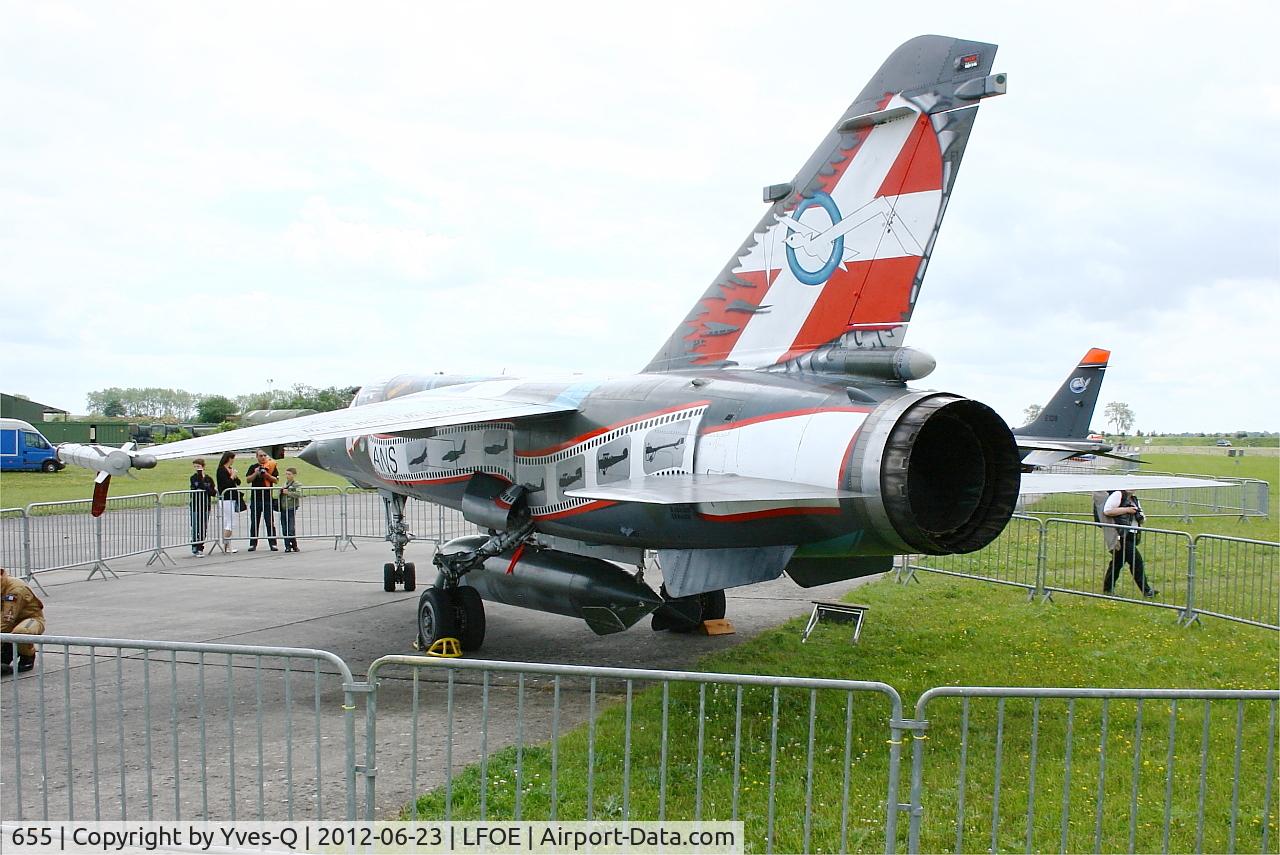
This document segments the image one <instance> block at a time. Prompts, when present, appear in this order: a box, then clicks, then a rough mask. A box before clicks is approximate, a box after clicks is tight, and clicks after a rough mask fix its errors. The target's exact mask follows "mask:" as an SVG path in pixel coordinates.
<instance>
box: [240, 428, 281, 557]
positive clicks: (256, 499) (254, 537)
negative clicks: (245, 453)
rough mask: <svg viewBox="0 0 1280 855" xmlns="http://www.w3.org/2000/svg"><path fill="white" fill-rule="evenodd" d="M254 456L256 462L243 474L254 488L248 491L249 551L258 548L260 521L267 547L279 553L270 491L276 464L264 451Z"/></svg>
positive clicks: (260, 450) (259, 451)
mask: <svg viewBox="0 0 1280 855" xmlns="http://www.w3.org/2000/svg"><path fill="white" fill-rule="evenodd" d="M255 456H256V457H257V462H256V463H254V464H252V465H251V466H250V467H249V470H248V471H247V472H246V473H245V477H247V478H248V479H249V486H250V487H253V488H254V489H253V490H250V491H249V551H250V552H253V551H254V550H256V549H257V548H258V521H259V520H262V521H264V522H265V523H266V528H267V546H269V547H271V551H272V552H279V551H280V550H278V549H276V518H275V513H274V511H275V508H274V499H273V498H272V490H271V488H272V487H274V486H275V483H276V481H277V480H278V478H277V476H276V462H275V461H274V460H272V459H271V455H269V454H267V452H266V450H265V449H261V448H259V449H258V450H257V452H255Z"/></svg>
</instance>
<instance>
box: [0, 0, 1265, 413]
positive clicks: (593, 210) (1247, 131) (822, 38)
mask: <svg viewBox="0 0 1280 855" xmlns="http://www.w3.org/2000/svg"><path fill="white" fill-rule="evenodd" d="M0 21H3V24H0V111H2V112H0V115H3V117H4V119H3V120H2V121H0V300H3V306H4V309H3V311H0V344H2V345H3V347H2V349H3V353H4V360H3V369H2V370H0V389H3V390H4V391H6V392H10V393H21V394H25V395H28V396H29V397H32V398H34V399H36V400H39V401H42V402H44V403H49V404H54V405H56V406H60V407H63V408H66V409H69V410H71V411H73V412H83V411H84V409H85V396H86V394H87V393H89V392H90V391H93V390H96V389H101V388H104V387H108V386H167V387H176V388H184V389H188V390H190V391H194V392H201V393H220V394H227V395H236V394H243V393H248V392H256V391H261V390H264V389H267V388H269V387H274V388H277V389H278V388H283V387H287V386H290V385H292V384H295V383H305V384H309V385H313V386H330V385H360V384H362V383H365V382H369V381H372V380H375V379H378V378H381V377H386V376H389V375H392V374H398V373H409V372H416V373H432V372H436V371H444V372H449V373H454V372H458V373H477V372H480V373H488V372H492V373H504V372H505V373H507V374H513V375H528V374H536V373H557V374H561V373H565V372H586V373H591V374H599V373H604V374H615V375H622V374H627V373H631V372H634V371H638V370H640V369H641V368H642V367H643V366H644V365H645V363H647V362H648V361H649V359H650V357H651V356H653V354H654V353H655V352H656V351H657V350H658V348H659V347H660V346H661V345H662V344H663V342H664V341H665V340H666V338H667V336H668V335H669V334H670V332H671V330H672V329H674V328H675V327H676V325H677V324H679V323H680V321H681V320H682V319H683V317H684V315H685V314H686V313H687V311H688V310H689V308H690V307H691V306H692V305H693V303H694V301H695V300H697V299H698V298H699V297H700V296H701V294H702V292H703V291H704V289H705V288H706V286H707V284H708V283H709V282H710V280H711V279H712V278H713V277H714V276H715V275H716V274H717V273H718V272H719V271H720V269H721V267H723V265H724V264H725V262H726V261H727V260H728V258H729V256H731V255H732V254H733V253H734V252H736V250H737V248H738V246H739V244H740V243H741V242H742V240H743V239H744V238H745V237H746V235H747V233H748V232H749V231H750V230H751V228H752V227H753V226H754V225H755V223H756V221H757V220H758V219H759V217H760V216H761V214H762V208H763V205H762V203H761V201H760V188H761V187H762V186H764V185H766V184H773V183H779V182H782V181H787V180H789V179H790V178H791V176H792V175H794V174H795V172H796V171H797V169H799V167H800V166H801V165H802V164H803V163H804V161H805V160H806V159H807V158H808V156H809V154H810V153H811V151H812V150H813V148H814V146H815V145H816V144H817V143H818V142H819V140H820V139H821V138H822V136H823V135H824V134H825V133H826V131H827V130H828V129H829V128H830V126H831V125H832V123H833V122H834V121H835V120H836V119H837V118H838V117H839V116H840V114H841V113H842V112H843V111H844V110H845V108H846V107H847V106H848V104H849V103H850V102H851V101H852V100H853V98H854V96H855V95H856V94H857V92H858V91H859V90H860V89H861V88H862V86H863V84H864V83H865V81H866V80H867V79H868V78H869V77H870V76H871V74H872V73H873V72H874V71H875V69H876V68H878V67H879V65H880V63H881V62H882V61H883V59H884V58H885V57H886V56H887V55H888V54H889V53H890V51H892V49H893V48H894V47H896V46H897V45H898V44H900V43H901V42H903V41H905V40H906V39H908V38H910V37H912V36H914V35H918V34H920V33H928V32H932V33H942V34H946V35H954V36H958V37H962V38H970V39H975V40H981V41H989V42H995V43H997V44H999V45H1000V50H999V53H998V55H997V58H996V63H995V68H996V70H997V71H1003V72H1007V73H1008V75H1009V92H1008V95H1006V96H1004V97H1001V98H996V99H990V100H988V101H986V102H984V104H983V106H982V107H981V109H980V115H979V116H978V120H977V124H976V127H975V130H974V133H973V136H972V138H971V139H970V142H969V147H968V150H967V152H966V156H965V160H964V164H963V166H962V168H961V171H960V175H959V178H958V181H957V184H956V188H955V192H954V195H953V196H952V199H951V203H950V206H949V208H948V212H947V217H946V221H945V222H944V223H943V226H942V231H941V233H940V235H939V237H938V242H937V246H936V249H935V253H934V256H933V259H932V261H931V263H930V267H929V272H928V276H927V277H926V279H925V283H924V288H923V291H922V294H921V297H920V300H919V302H918V303H917V307H916V312H915V315H914V318H913V322H912V328H911V331H910V334H909V336H908V344H910V345H912V346H914V347H918V348H921V349H924V350H926V351H928V352H929V353H931V354H932V355H933V356H934V357H936V358H937V360H938V366H939V367H938V369H937V370H936V371H935V372H934V374H932V375H931V376H929V377H928V378H926V379H925V380H924V381H922V382H921V383H920V384H919V385H922V386H924V387H927V388H937V389H946V390H949V391H954V392H959V393H962V394H965V395H969V396H972V397H975V398H978V399H980V400H983V401H986V402H987V403H989V404H991V405H992V406H993V407H995V408H996V409H997V410H998V411H999V412H1000V413H1001V414H1002V415H1003V416H1004V417H1005V418H1006V419H1007V420H1009V421H1010V422H1012V423H1015V424H1017V423H1020V422H1021V421H1022V420H1023V418H1022V414H1023V410H1024V408H1025V407H1027V406H1028V405H1029V404H1033V403H1043V402H1045V401H1047V400H1048V398H1049V396H1050V395H1051V394H1052V392H1053V391H1054V390H1055V389H1056V388H1057V386H1058V385H1059V384H1060V383H1061V382H1062V380H1063V378H1064V377H1065V376H1066V372H1067V371H1068V370H1069V369H1070V368H1071V367H1072V366H1073V365H1074V364H1075V361H1076V360H1078V359H1079V358H1080V356H1082V355H1083V354H1084V353H1085V351H1086V350H1088V349H1089V348H1090V347H1092V346H1098V347H1106V348H1108V349H1110V350H1112V351H1113V354H1112V362H1111V368H1110V370H1109V371H1108V374H1107V378H1106V382H1105V385H1104V387H1103V389H1102V396H1101V403H1100V405H1099V412H1098V415H1097V416H1095V419H1094V425H1095V427H1099V428H1100V427H1102V426H1103V424H1102V416H1101V411H1102V406H1103V404H1105V402H1109V401H1123V402H1125V403H1127V404H1128V405H1129V406H1130V408H1131V409H1132V410H1133V412H1134V413H1135V414H1136V422H1135V427H1136V428H1138V429H1142V430H1146V431H1152V430H1156V431H1167V432H1178V431H1218V430H1237V429H1245V430H1280V395H1277V394H1276V393H1277V383H1276V376H1277V371H1278V370H1280V143H1278V140H1280V74H1277V70H1276V66H1275V64H1274V60H1273V59H1272V57H1273V55H1274V38H1275V33H1276V32H1277V29H1278V27H1277V25H1280V12H1277V11H1275V9H1274V7H1273V5H1272V4H1268V3H1252V4H1233V3H1215V4H1212V5H1210V4H1203V3H1180V2H1173V3H1160V4H1154V3H1153V4H1139V3H1124V2H1114V0H1113V2H1107V3H1088V2H1077V3H1070V4H1053V5H1052V6H1050V5H1049V4H1034V5H1033V4H1013V3H999V2H994V3H993V2H987V3H981V4H957V3H936V4H933V3H912V4H905V5H904V4H880V5H878V6H872V5H871V4H866V3H856V4H855V3H849V2H832V3H810V2H792V3H787V4H763V3H751V2H735V3H731V4H724V5H716V4H694V3H661V2H657V3H646V4H643V6H641V5H636V4H630V5H623V4H601V3H584V4H568V3H539V4H532V3H511V4H501V3H487V4H434V3H433V4H426V3H406V4H400V3H390V2H380V3H374V4H359V5H357V4H347V5H338V4H278V3H234V2H233V3H218V4H213V3H208V4H203V5H197V4H175V3H159V2H157V3H113V4H110V5H107V4H97V3H81V4H75V3H71V4H68V3H61V2H41V3H38V4H36V3H25V2H13V0H0Z"/></svg>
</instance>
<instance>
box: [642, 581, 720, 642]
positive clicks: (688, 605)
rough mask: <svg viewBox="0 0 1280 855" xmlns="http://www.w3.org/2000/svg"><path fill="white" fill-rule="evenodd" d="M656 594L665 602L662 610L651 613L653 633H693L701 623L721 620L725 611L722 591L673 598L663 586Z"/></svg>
mask: <svg viewBox="0 0 1280 855" xmlns="http://www.w3.org/2000/svg"><path fill="white" fill-rule="evenodd" d="M658 593H659V594H660V595H661V596H662V599H663V600H664V601H665V602H664V603H663V605H662V608H660V609H658V610H657V611H655V612H654V613H653V622H652V624H651V625H652V627H653V630H654V632H660V631H662V630H664V629H665V630H670V631H671V632H693V631H694V630H695V629H697V628H698V627H699V626H701V625H702V622H703V621H708V620H723V619H724V615H725V609H726V602H725V596H724V591H723V590H719V591H707V592H706V593H705V594H693V595H691V596H688V597H673V596H671V595H670V594H668V593H667V586H666V585H663V586H662V587H660V588H659V589H658Z"/></svg>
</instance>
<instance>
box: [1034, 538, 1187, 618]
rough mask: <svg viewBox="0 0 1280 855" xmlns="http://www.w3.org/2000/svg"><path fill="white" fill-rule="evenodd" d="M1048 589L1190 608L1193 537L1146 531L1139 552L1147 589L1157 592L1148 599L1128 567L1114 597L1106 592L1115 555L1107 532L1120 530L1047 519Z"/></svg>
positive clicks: (1118, 579) (1118, 577) (1121, 572)
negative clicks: (1108, 570)
mask: <svg viewBox="0 0 1280 855" xmlns="http://www.w3.org/2000/svg"><path fill="white" fill-rule="evenodd" d="M1044 524H1045V549H1044V552H1045V569H1044V587H1045V589H1046V590H1049V591H1064V592H1069V593H1073V594H1083V595H1085V596H1093V597H1108V598H1111V599H1121V600H1134V601H1140V602H1145V603H1146V604H1148V605H1153V606H1163V607H1165V608H1171V609H1185V608H1186V603H1187V579H1188V574H1189V573H1190V569H1191V567H1190V556H1191V536H1190V535H1189V534H1187V533H1186V532H1182V531H1165V530H1163V529H1155V528H1144V529H1142V542H1141V543H1140V544H1139V545H1138V547H1137V552H1138V554H1139V556H1140V558H1141V561H1135V562H1134V563H1135V564H1141V566H1142V568H1143V570H1144V573H1145V577H1146V580H1147V584H1148V585H1149V586H1151V587H1153V588H1155V589H1156V591H1157V593H1156V595H1155V596H1153V597H1144V596H1143V592H1142V589H1141V588H1140V587H1139V586H1138V584H1137V582H1136V581H1135V579H1134V575H1133V573H1132V571H1131V569H1130V567H1129V565H1128V564H1125V565H1124V566H1122V567H1121V568H1120V569H1119V572H1118V573H1117V575H1116V578H1115V584H1114V587H1113V588H1112V590H1111V592H1109V593H1108V592H1107V591H1105V590H1104V584H1105V579H1106V576H1107V569H1108V567H1109V566H1110V564H1111V562H1112V560H1113V554H1112V553H1111V552H1110V551H1109V550H1108V549H1107V545H1106V540H1105V538H1104V535H1103V532H1104V530H1105V529H1112V530H1115V529H1116V528H1117V527H1116V526H1112V525H1104V524H1102V523H1095V522H1086V521H1084V520H1066V519H1052V518H1051V519H1047V520H1045V521H1044Z"/></svg>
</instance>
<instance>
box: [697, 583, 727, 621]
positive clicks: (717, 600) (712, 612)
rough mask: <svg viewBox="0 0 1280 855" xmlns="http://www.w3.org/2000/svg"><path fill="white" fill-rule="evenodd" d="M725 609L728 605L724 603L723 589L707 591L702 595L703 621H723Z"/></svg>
mask: <svg viewBox="0 0 1280 855" xmlns="http://www.w3.org/2000/svg"><path fill="white" fill-rule="evenodd" d="M727 608H728V604H727V602H726V601H725V596H724V590H723V589H721V590H719V591H707V592H706V593H705V594H703V595H702V619H703V620H724V615H725V611H726V610H727Z"/></svg>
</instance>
